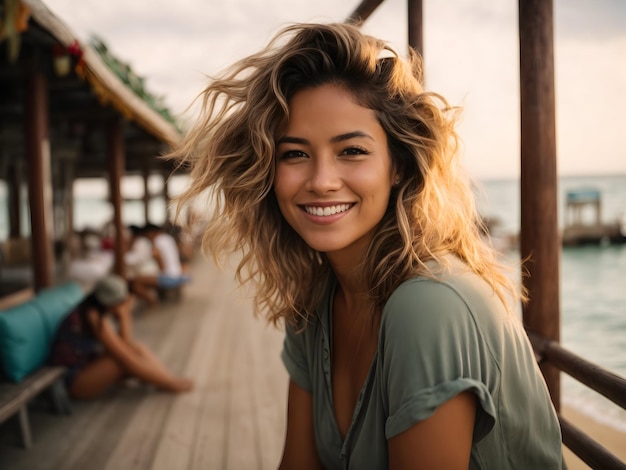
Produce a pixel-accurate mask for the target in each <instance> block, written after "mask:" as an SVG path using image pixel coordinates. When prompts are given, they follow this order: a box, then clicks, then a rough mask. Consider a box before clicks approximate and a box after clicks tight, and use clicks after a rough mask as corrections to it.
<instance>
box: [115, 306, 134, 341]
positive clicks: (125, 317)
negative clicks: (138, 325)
mask: <svg viewBox="0 0 626 470" xmlns="http://www.w3.org/2000/svg"><path fill="white" fill-rule="evenodd" d="M134 305H135V298H134V297H132V296H129V297H128V299H127V300H126V302H124V303H123V304H121V305H118V306H117V307H115V310H114V311H113V315H114V316H115V318H116V319H117V322H118V324H119V329H120V336H121V338H122V339H123V340H124V341H126V342H128V343H131V342H132V341H133V307H134Z"/></svg>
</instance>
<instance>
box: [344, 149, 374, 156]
mask: <svg viewBox="0 0 626 470" xmlns="http://www.w3.org/2000/svg"><path fill="white" fill-rule="evenodd" d="M341 155H349V156H350V155H369V152H368V151H367V150H365V149H364V148H361V147H348V148H346V149H344V150H343V152H341Z"/></svg>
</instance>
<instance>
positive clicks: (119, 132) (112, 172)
mask: <svg viewBox="0 0 626 470" xmlns="http://www.w3.org/2000/svg"><path fill="white" fill-rule="evenodd" d="M123 133H124V129H123V126H122V122H121V121H120V119H114V120H112V121H111V122H110V123H109V126H108V136H107V137H108V142H107V144H108V145H107V151H108V153H107V163H108V167H109V182H110V186H109V199H110V201H111V204H112V205H113V225H114V227H115V267H114V271H115V273H116V274H118V275H120V276H122V277H124V276H125V269H124V268H125V266H124V253H125V252H126V246H125V240H124V226H123V225H122V189H121V180H122V176H123V175H124V168H125V165H126V163H125V155H124V135H123Z"/></svg>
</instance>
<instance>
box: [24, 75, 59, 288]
mask: <svg viewBox="0 0 626 470" xmlns="http://www.w3.org/2000/svg"><path fill="white" fill-rule="evenodd" d="M25 71H26V93H25V100H26V103H25V113H24V130H25V132H24V137H25V142H24V148H25V152H26V160H27V162H28V194H29V202H30V226H31V243H32V251H31V253H32V264H33V284H34V288H35V290H36V291H38V290H40V289H43V288H45V287H48V286H51V285H52V276H53V272H54V259H53V256H52V253H53V250H52V219H51V217H52V187H51V174H50V140H49V137H48V135H49V134H48V131H49V129H48V99H47V98H48V96H47V85H46V77H45V76H44V75H43V73H42V72H41V71H40V70H39V69H38V68H37V67H36V65H35V64H31V65H30V66H28V67H26V70H25Z"/></svg>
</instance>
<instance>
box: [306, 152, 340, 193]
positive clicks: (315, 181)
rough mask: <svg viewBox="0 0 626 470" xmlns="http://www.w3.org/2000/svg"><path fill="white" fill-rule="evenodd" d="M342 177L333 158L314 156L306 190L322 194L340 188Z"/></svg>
mask: <svg viewBox="0 0 626 470" xmlns="http://www.w3.org/2000/svg"><path fill="white" fill-rule="evenodd" d="M341 185H342V179H341V174H340V171H339V168H338V166H337V162H336V161H335V159H334V158H315V159H313V165H311V172H310V174H309V178H308V181H307V188H306V189H307V190H309V191H312V192H314V193H316V194H319V195H324V194H326V193H328V192H331V191H336V190H338V189H339V188H341Z"/></svg>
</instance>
